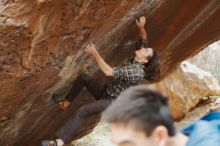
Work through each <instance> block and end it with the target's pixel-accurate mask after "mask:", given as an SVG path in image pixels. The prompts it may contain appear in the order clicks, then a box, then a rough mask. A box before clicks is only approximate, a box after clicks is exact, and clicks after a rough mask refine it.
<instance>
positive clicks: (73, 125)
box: [42, 17, 160, 146]
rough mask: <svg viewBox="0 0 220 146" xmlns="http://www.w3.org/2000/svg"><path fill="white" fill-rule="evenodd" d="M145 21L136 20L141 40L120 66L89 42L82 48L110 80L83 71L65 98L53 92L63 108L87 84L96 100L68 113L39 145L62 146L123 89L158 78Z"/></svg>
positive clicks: (53, 97)
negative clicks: (109, 61)
mask: <svg viewBox="0 0 220 146" xmlns="http://www.w3.org/2000/svg"><path fill="white" fill-rule="evenodd" d="M145 21H146V19H145V17H140V18H139V20H136V25H137V27H138V28H139V32H140V37H141V39H140V40H138V41H137V43H136V49H135V51H134V53H135V56H134V58H133V59H131V60H129V61H127V62H126V63H125V64H124V65H123V66H117V67H113V68H112V67H111V66H109V65H108V64H107V63H106V62H105V61H104V59H103V58H102V57H101V56H100V54H99V53H98V51H97V49H96V48H95V46H94V44H88V45H87V46H86V47H85V51H86V52H87V53H89V54H91V55H92V56H93V57H94V58H95V60H96V62H97V64H98V66H99V68H100V69H101V71H102V72H103V73H104V74H105V75H106V76H111V77H113V81H112V82H110V83H109V84H106V85H102V84H100V83H99V82H98V81H96V80H95V79H93V78H92V77H91V76H89V75H87V74H84V73H83V74H81V75H79V76H78V78H77V79H76V80H75V82H74V83H73V85H72V88H71V89H70V91H69V93H68V94H67V96H66V97H65V99H64V100H61V99H60V98H59V97H58V96H57V95H53V96H52V99H53V100H54V101H55V102H56V103H57V104H58V107H59V108H60V109H61V110H66V109H67V108H68V107H69V105H70V104H71V102H73V100H74V99H75V98H76V97H77V95H78V94H79V93H80V91H81V90H82V88H83V87H86V89H87V90H88V91H89V92H90V93H91V94H92V95H93V96H94V98H95V99H96V101H95V102H92V103H89V104H87V105H84V106H82V107H80V108H79V110H78V111H76V114H75V115H73V116H71V117H70V118H69V119H68V120H67V121H66V123H65V124H64V125H63V126H62V127H61V128H60V129H59V130H58V131H57V133H56V136H57V139H56V140H51V141H50V140H44V141H43V142H42V146H63V145H64V143H66V142H68V141H69V140H70V139H71V137H73V136H74V135H75V134H76V132H77V130H78V129H79V128H80V127H81V125H82V124H83V123H84V121H85V120H86V118H88V117H90V116H93V115H98V114H100V113H101V112H102V111H104V110H105V109H106V108H107V107H108V106H109V105H110V104H111V102H112V101H113V100H114V99H115V98H116V97H117V96H118V95H119V94H120V93H121V92H122V91H124V90H125V89H127V88H129V87H131V86H135V85H137V84H138V82H139V81H141V80H148V81H154V80H155V79H156V78H157V77H158V75H159V74H160V68H159V63H158V57H157V54H156V52H154V50H153V49H152V48H149V47H148V45H147V41H146V40H147V33H146V31H145V28H144V26H145Z"/></svg>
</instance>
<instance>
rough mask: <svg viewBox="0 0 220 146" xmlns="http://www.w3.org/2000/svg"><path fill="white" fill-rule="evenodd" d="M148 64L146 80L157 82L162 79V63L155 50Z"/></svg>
mask: <svg viewBox="0 0 220 146" xmlns="http://www.w3.org/2000/svg"><path fill="white" fill-rule="evenodd" d="M147 60H148V62H147V63H146V64H145V68H144V71H145V79H146V80H147V81H149V82H155V81H157V80H158V79H159V77H160V63H159V57H158V55H157V53H156V52H155V51H154V50H153V56H149V57H148V58H147Z"/></svg>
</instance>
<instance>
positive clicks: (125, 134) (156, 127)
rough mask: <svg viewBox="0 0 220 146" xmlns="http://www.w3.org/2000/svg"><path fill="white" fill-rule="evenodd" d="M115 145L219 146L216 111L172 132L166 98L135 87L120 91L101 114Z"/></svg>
mask: <svg viewBox="0 0 220 146" xmlns="http://www.w3.org/2000/svg"><path fill="white" fill-rule="evenodd" d="M103 119H104V120H105V121H106V122H108V123H109V124H110V130H111V139H112V141H113V143H115V145H118V146H122V145H123V146H219V145H220V111H216V112H211V113H209V114H208V115H206V116H204V117H203V118H201V119H200V120H198V121H195V122H193V123H192V124H189V125H188V126H186V127H184V128H182V129H181V130H180V131H176V130H175V126H174V122H173V119H172V116H171V112H170V110H169V107H168V98H167V97H164V96H163V95H162V94H161V93H159V92H157V91H154V90H152V89H148V87H147V86H146V85H138V86H135V87H131V88H129V89H127V90H126V91H124V92H123V93H122V94H120V96H119V97H118V98H117V99H116V100H115V101H114V102H113V103H112V104H111V105H110V106H109V107H108V108H107V109H106V110H105V111H104V112H103Z"/></svg>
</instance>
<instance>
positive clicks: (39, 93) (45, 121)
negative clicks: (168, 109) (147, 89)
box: [0, 0, 220, 146]
mask: <svg viewBox="0 0 220 146" xmlns="http://www.w3.org/2000/svg"><path fill="white" fill-rule="evenodd" d="M141 15H145V16H146V18H147V26H146V29H147V32H148V34H149V44H150V46H151V47H153V48H155V50H156V51H157V52H158V53H159V56H160V57H161V66H162V76H161V77H164V76H165V75H167V74H168V73H169V72H171V71H172V70H173V69H175V68H176V66H177V65H178V64H179V63H180V62H181V61H183V60H184V59H186V58H187V57H189V56H193V55H195V54H196V53H197V52H199V51H200V50H202V49H203V48H204V47H206V46H207V45H208V44H210V43H212V42H214V41H216V40H218V39H220V27H219V26H220V19H219V18H220V1H219V0H212V1H210V0H193V1H192V0H178V1H177V0H142V1H141V0H90V1H87V0H72V1H69V0H43V1H42V0H17V1H12V0H1V1H0V109H1V111H0V131H1V133H0V145H4V146H7V145H9V146H11V145H15V146H36V145H39V142H40V140H42V139H43V138H51V137H53V136H54V132H55V131H56V130H57V129H58V128H59V127H60V125H61V124H62V123H63V122H64V121H65V119H66V118H67V117H68V115H69V114H73V113H74V110H75V109H76V107H77V106H78V105H80V104H82V103H86V102H87V101H88V100H87V99H86V98H84V99H83V100H82V99H81V100H79V101H81V102H80V103H79V102H76V103H75V105H74V107H72V108H71V109H72V110H71V109H70V110H69V111H67V112H65V113H62V112H60V111H58V110H57V109H56V107H55V106H53V104H52V103H51V100H50V95H51V93H53V92H58V93H60V94H63V93H64V92H63V91H65V89H67V88H68V87H69V84H70V81H72V80H73V79H74V78H75V77H76V75H77V73H79V72H82V71H86V72H89V73H91V74H92V75H94V74H97V66H95V64H94V60H92V59H91V58H90V57H89V56H88V55H87V54H85V52H84V50H83V46H84V45H85V44H87V43H89V42H93V43H95V44H96V46H97V48H98V50H99V51H100V53H101V55H102V56H103V57H104V58H105V60H106V61H107V62H109V63H110V64H111V65H112V66H114V65H116V64H119V63H121V62H122V61H123V60H124V59H125V58H127V57H130V56H131V55H132V54H133V50H132V44H133V40H135V39H137V36H138V34H137V29H136V27H135V23H134V21H135V19H136V18H138V17H139V16H141ZM98 75H100V74H99V73H98V74H97V75H96V77H97V76H98ZM99 78H100V79H102V80H105V79H104V78H103V76H100V77H99ZM73 109H74V110H73Z"/></svg>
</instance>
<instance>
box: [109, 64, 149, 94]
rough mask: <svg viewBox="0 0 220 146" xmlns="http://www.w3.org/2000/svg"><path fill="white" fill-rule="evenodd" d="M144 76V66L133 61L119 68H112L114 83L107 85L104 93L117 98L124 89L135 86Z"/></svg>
mask: <svg viewBox="0 0 220 146" xmlns="http://www.w3.org/2000/svg"><path fill="white" fill-rule="evenodd" d="M144 76H145V72H144V65H142V64H140V63H138V62H136V61H135V60H130V61H128V62H126V63H125V64H124V66H121V67H113V77H114V81H113V82H111V83H110V84H108V85H107V88H106V92H107V94H108V95H110V96H113V97H117V96H118V95H119V94H120V93H121V92H122V91H124V90H125V89H127V88H129V87H131V86H135V85H137V84H138V82H139V81H140V80H143V79H144Z"/></svg>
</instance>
